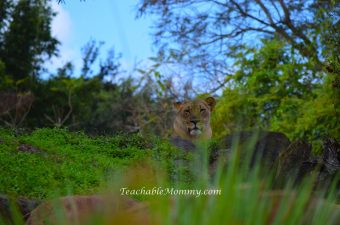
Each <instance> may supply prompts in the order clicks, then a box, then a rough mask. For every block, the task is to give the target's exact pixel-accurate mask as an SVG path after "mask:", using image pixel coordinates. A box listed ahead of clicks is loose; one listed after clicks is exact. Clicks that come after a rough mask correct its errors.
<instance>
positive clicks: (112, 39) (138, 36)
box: [46, 0, 153, 71]
mask: <svg viewBox="0 0 340 225" xmlns="http://www.w3.org/2000/svg"><path fill="white" fill-rule="evenodd" d="M138 1H139V0H86V1H80V0H65V3H61V4H58V3H57V1H56V0H53V1H52V8H53V10H54V11H55V12H56V13H57V16H56V17H55V18H54V19H53V22H52V35H53V36H54V37H56V38H57V39H58V40H59V41H60V42H61V45H60V46H59V50H60V57H58V58H56V57H55V58H53V59H52V60H51V61H50V62H47V63H46V66H47V68H48V69H49V70H52V71H55V70H56V69H57V68H59V67H61V66H63V65H64V64H65V63H66V62H68V61H71V62H72V63H73V64H74V65H75V69H76V71H79V70H80V67H81V62H82V59H81V48H82V47H83V46H84V45H85V44H86V43H87V42H88V41H90V40H96V41H98V42H100V41H103V42H104V43H105V44H104V45H103V47H102V49H101V56H100V57H102V58H103V59H105V57H106V54H107V52H108V50H109V49H111V48H112V47H113V48H114V50H115V52H116V53H121V54H122V57H121V60H120V62H121V64H122V67H123V69H124V70H129V69H132V68H133V66H134V64H135V63H140V62H144V61H147V58H148V57H151V56H152V54H153V52H152V37H151V29H150V27H151V25H152V24H151V19H150V18H145V17H143V18H138V19H136V14H137V6H136V5H137V3H138Z"/></svg>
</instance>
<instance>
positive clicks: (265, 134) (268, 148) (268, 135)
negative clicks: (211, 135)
mask: <svg viewBox="0 0 340 225" xmlns="http://www.w3.org/2000/svg"><path fill="white" fill-rule="evenodd" d="M289 144H290V141H289V139H288V138H287V137H286V136H285V135H284V134H282V133H278V132H269V131H258V132H251V131H242V132H237V133H234V134H231V135H229V136H227V137H225V138H223V139H222V140H220V141H219V145H218V148H217V149H213V150H212V154H213V155H215V158H218V156H219V155H224V154H225V152H227V150H229V151H230V150H237V151H239V154H240V157H241V161H243V160H246V159H247V157H248V158H249V157H250V158H249V163H250V166H253V165H254V164H255V163H256V161H259V162H260V164H261V165H262V166H264V167H266V168H272V167H273V166H274V165H275V161H276V159H277V158H278V157H279V154H280V153H281V152H282V151H284V150H285V149H286V148H287V147H288V146H289ZM221 153H222V154H221ZM216 156H217V157H216Z"/></svg>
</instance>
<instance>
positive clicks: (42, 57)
mask: <svg viewBox="0 0 340 225" xmlns="http://www.w3.org/2000/svg"><path fill="white" fill-rule="evenodd" d="M56 1H58V2H64V1H59V0H56ZM84 4H86V3H84ZM136 4H137V2H136ZM339 7H340V3H339V2H338V1H335V0H330V1H319V0H310V1H302V0H299V1H287V0H280V1H269V0H256V1H250V0H233V1H222V0H213V1H211V0H206V1H193V0H188V1H149V0H142V1H139V12H140V14H145V15H147V14H153V15H155V16H156V20H155V24H154V26H153V27H154V29H155V30H154V31H155V32H154V37H155V44H156V47H158V50H159V51H158V53H157V55H156V56H153V57H151V63H150V61H149V62H148V63H147V66H139V68H136V69H135V70H134V71H129V73H127V72H124V71H123V70H122V68H121V65H120V55H119V54H117V53H116V52H115V51H114V49H112V50H111V51H110V52H109V53H108V54H107V55H106V56H105V58H104V59H103V58H102V54H101V51H100V50H101V46H102V43H101V42H97V41H96V40H90V41H89V42H88V43H87V44H86V45H85V46H84V48H83V49H82V60H83V61H82V68H81V70H80V71H76V70H75V66H74V65H73V64H72V63H71V62H66V63H65V65H63V66H61V67H60V68H59V69H58V70H57V71H56V72H51V71H48V70H47V69H46V68H44V62H46V61H47V60H49V59H51V57H53V56H56V55H57V53H58V49H59V47H60V46H59V42H58V40H56V39H55V38H53V37H52V35H51V21H52V19H53V17H54V16H55V14H54V13H53V12H52V9H51V5H50V1H48V0H18V1H12V0H0V171H1V176H0V194H6V195H8V196H13V197H14V198H15V197H18V196H23V197H27V198H37V199H48V198H51V197H54V196H64V195H68V194H94V193H101V192H102V191H103V192H105V191H107V190H109V192H110V191H112V190H113V192H115V191H117V192H118V190H119V188H121V187H123V186H127V187H133V188H140V187H144V186H145V187H153V186H162V187H173V188H189V189H207V188H216V189H221V192H222V194H221V196H215V197H211V196H210V197H207V196H202V197H198V198H192V197H184V198H182V197H178V196H175V197H173V198H172V204H168V198H163V197H159V196H151V197H150V196H132V197H133V198H135V199H139V200H143V201H144V200H148V201H149V202H151V203H152V204H150V208H151V212H152V213H153V214H154V215H156V216H155V217H156V218H162V221H161V223H159V224H195V225H196V224H242V225H247V224H259V225H260V224H261V225H262V224H271V225H280V224H284V225H298V224H313V225H324V224H327V225H328V224H334V225H335V224H336V222H337V221H339V211H338V212H334V211H333V209H334V208H335V206H334V202H335V201H336V200H338V199H339V187H338V186H336V185H334V186H333V187H332V188H331V189H330V190H327V191H326V192H324V191H320V192H313V190H312V189H313V188H312V186H313V185H312V184H313V179H314V177H313V176H312V175H311V176H309V177H308V179H306V180H305V181H304V182H302V185H300V186H298V187H294V188H293V187H292V185H291V184H289V183H288V184H287V185H286V186H285V187H284V190H281V191H279V192H278V193H279V195H280V196H283V197H282V200H281V201H279V204H278V205H276V203H278V202H277V201H276V200H275V198H274V197H273V196H272V195H271V193H274V192H273V188H274V184H273V182H272V180H271V179H272V177H273V176H272V175H273V174H272V173H274V171H270V172H268V173H267V171H265V175H266V176H264V175H263V171H260V166H259V165H258V164H257V165H255V167H253V168H252V169H249V167H247V163H244V162H241V163H239V161H240V158H239V157H238V155H237V154H231V155H230V156H229V155H228V163H227V165H226V168H225V170H223V169H222V165H221V164H218V169H217V171H216V173H215V174H214V176H212V175H211V173H209V168H208V161H209V160H208V153H209V151H207V150H206V149H207V147H206V146H205V144H206V143H204V144H202V146H199V149H198V152H196V153H197V154H196V153H195V154H190V153H189V154H187V153H184V152H183V151H180V150H178V149H176V148H174V147H173V146H171V145H170V144H169V143H168V141H167V138H168V137H169V136H170V134H171V126H172V121H173V115H174V111H173V109H172V104H173V102H175V101H178V100H186V99H192V98H196V97H197V96H206V95H214V96H215V97H216V99H217V105H216V108H215V109H214V111H213V114H212V128H213V134H214V136H215V137H216V140H218V139H219V138H222V139H223V138H224V137H225V136H226V135H228V134H231V133H234V132H235V131H243V130H258V129H259V130H269V131H278V132H282V133H284V134H285V135H286V136H288V137H289V138H290V140H291V141H295V140H306V141H307V142H308V143H311V144H312V145H313V150H314V152H316V153H321V152H320V151H321V149H322V148H321V143H322V140H324V139H328V138H331V139H334V140H336V141H339V140H340V119H339V118H340V78H339V74H340V57H339V52H340V49H339V46H340V44H339V41H340V37H339V34H340V32H339V31H340V10H339ZM179 9H180V10H179ZM255 12H257V13H255ZM169 65H170V67H168V66H169ZM169 68H170V69H169ZM177 73H180V74H177ZM46 75H48V76H47V78H46ZM43 77H44V78H43ZM334 143H335V142H334ZM209 144H210V145H209V146H210V148H218V146H219V143H218V142H217V141H216V142H215V141H213V142H212V143H209ZM250 145H251V144H250ZM306 145H308V144H306ZM232 147H233V148H235V149H236V147H235V146H232ZM332 147H333V148H334V149H336V144H334V145H333V146H332ZM244 148H245V149H244V152H248V151H251V150H252V149H253V148H254V146H245V147H244ZM235 149H234V150H235ZM334 149H333V150H334ZM302 150H306V149H302ZM233 152H236V151H233ZM295 153H296V152H294V154H295ZM331 154H332V155H329V156H328V157H329V158H331V159H332V157H333V158H334V159H335V158H336V157H339V155H336V154H339V153H338V152H335V153H334V152H331ZM296 155H297V156H299V153H296ZM242 160H246V161H247V159H243V158H242ZM248 160H249V159H248ZM332 162H333V161H332ZM313 163H314V162H313ZM245 165H246V166H245ZM289 165H290V164H289ZM313 165H314V164H313ZM337 166H338V164H336V163H334V165H332V170H333V168H335V169H338V167H337ZM323 169H325V168H323ZM326 170H327V168H326ZM332 172H334V171H332ZM334 174H335V172H334ZM337 174H338V171H337ZM338 180H339V179H338ZM338 180H337V181H338ZM321 182H322V180H321ZM274 195H275V193H274ZM291 196H292V197H291ZM310 197H311V198H312V200H317V199H318V198H323V199H324V200H322V201H321V200H320V201H319V200H318V201H308V199H310ZM164 199H165V200H164ZM153 200H156V201H153ZM163 200H164V201H163ZM337 203H339V202H337ZM311 205H312V206H313V207H311V208H309V207H308V206H311ZM276 206H278V208H277V211H276V214H275V216H273V214H272V213H273V211H272V210H273V208H274V209H275V207H276ZM15 218H16V220H17V221H18V222H17V223H15V224H16V225H19V224H23V222H22V221H21V218H20V216H15ZM20 221H21V222H20ZM0 224H1V225H2V221H1V220H0ZM121 224H124V223H121ZM155 224H157V223H155Z"/></svg>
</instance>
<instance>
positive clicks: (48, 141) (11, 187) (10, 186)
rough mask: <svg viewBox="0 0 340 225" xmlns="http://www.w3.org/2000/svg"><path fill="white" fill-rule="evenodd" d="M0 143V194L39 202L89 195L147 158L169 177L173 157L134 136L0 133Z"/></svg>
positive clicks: (163, 146)
mask: <svg viewBox="0 0 340 225" xmlns="http://www.w3.org/2000/svg"><path fill="white" fill-rule="evenodd" d="M0 143H1V144H0V156H1V157H0V170H1V176H0V193H3V194H9V195H13V196H26V197H33V198H39V199H41V198H46V197H51V196H53V195H66V194H69V193H73V194H89V193H95V192H96V191H98V190H99V188H100V187H101V185H103V184H105V182H107V180H108V179H109V177H110V176H111V175H112V174H113V173H118V172H123V171H124V168H127V166H129V165H130V166H131V165H132V164H134V163H136V162H137V161H143V160H148V159H151V158H154V159H155V161H156V162H157V161H158V162H159V163H162V165H164V166H165V168H168V169H169V171H172V172H171V173H173V174H174V173H175V169H176V168H175V167H174V166H173V162H172V159H173V158H174V157H175V156H176V157H177V155H175V153H176V149H175V148H173V147H171V146H170V145H169V143H167V142H164V141H161V140H158V139H156V138H144V137H142V136H140V135H138V134H136V135H128V136H127V135H123V134H122V135H116V136H113V137H105V136H102V137H93V138H91V137H88V136H86V135H85V134H83V133H72V132H69V131H67V130H65V129H47V128H44V129H38V130H36V131H34V132H33V133H32V134H25V135H21V136H15V135H14V132H12V131H9V130H4V129H1V130H0ZM21 145H24V147H20V146H21ZM30 147H34V150H32V149H30Z"/></svg>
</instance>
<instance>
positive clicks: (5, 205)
mask: <svg viewBox="0 0 340 225" xmlns="http://www.w3.org/2000/svg"><path fill="white" fill-rule="evenodd" d="M40 203H41V201H39V200H34V199H26V198H18V199H16V200H13V199H10V198H9V197H7V196H5V195H1V196H0V216H1V218H2V219H3V220H4V221H5V222H6V223H8V224H14V219H13V217H12V215H13V207H15V209H16V210H18V212H19V213H20V214H21V215H22V216H23V218H24V219H27V218H28V216H29V214H30V212H31V211H32V210H33V209H34V208H36V207H37V206H38V205H39V204H40Z"/></svg>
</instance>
